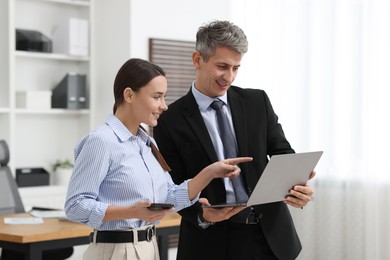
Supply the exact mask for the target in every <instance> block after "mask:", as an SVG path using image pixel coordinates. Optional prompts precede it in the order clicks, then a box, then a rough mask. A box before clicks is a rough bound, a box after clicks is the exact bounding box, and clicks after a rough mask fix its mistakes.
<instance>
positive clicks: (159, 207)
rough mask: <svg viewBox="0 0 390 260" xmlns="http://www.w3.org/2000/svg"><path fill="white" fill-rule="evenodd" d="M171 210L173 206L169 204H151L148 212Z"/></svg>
mask: <svg viewBox="0 0 390 260" xmlns="http://www.w3.org/2000/svg"><path fill="white" fill-rule="evenodd" d="M171 208H173V204H170V203H152V204H151V205H150V206H149V207H148V209H150V210H163V209H171Z"/></svg>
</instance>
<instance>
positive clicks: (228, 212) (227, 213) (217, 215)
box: [199, 198, 246, 222]
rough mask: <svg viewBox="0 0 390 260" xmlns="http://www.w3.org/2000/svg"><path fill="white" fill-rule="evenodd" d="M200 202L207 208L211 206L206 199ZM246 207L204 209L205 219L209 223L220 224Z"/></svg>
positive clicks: (201, 199)
mask: <svg viewBox="0 0 390 260" xmlns="http://www.w3.org/2000/svg"><path fill="white" fill-rule="evenodd" d="M199 202H200V203H202V204H203V205H205V206H208V205H210V203H209V201H208V200H207V199H206V198H200V199H199ZM245 208H246V207H226V208H203V219H204V220H206V221H208V222H220V221H224V220H227V219H229V218H231V217H232V216H233V215H236V214H237V213H238V212H240V211H241V210H243V209H245Z"/></svg>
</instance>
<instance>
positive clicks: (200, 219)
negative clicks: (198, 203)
mask: <svg viewBox="0 0 390 260" xmlns="http://www.w3.org/2000/svg"><path fill="white" fill-rule="evenodd" d="M214 224H215V223H214V222H209V221H207V220H205V219H204V218H203V210H202V209H201V211H200V212H199V215H198V225H199V226H200V227H201V228H204V229H205V228H208V227H209V226H212V225H214Z"/></svg>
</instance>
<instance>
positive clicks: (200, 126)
mask: <svg viewBox="0 0 390 260" xmlns="http://www.w3.org/2000/svg"><path fill="white" fill-rule="evenodd" d="M184 104H185V112H184V117H185V118H186V120H187V122H188V124H189V125H190V127H191V128H192V129H193V131H194V134H195V135H196V137H197V138H198V140H199V143H200V144H201V145H202V147H203V148H204V150H205V151H206V153H207V155H208V157H209V158H210V161H211V162H215V161H218V157H217V154H216V153H215V150H214V146H213V142H212V141H211V138H210V135H209V132H208V131H207V127H206V125H205V123H204V121H203V118H202V115H201V114H200V112H199V108H198V104H197V103H196V100H195V98H194V96H193V94H192V92H191V90H190V91H189V92H188V93H187V95H186V96H185V102H184Z"/></svg>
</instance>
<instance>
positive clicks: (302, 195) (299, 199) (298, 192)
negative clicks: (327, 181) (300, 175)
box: [284, 171, 316, 208]
mask: <svg viewBox="0 0 390 260" xmlns="http://www.w3.org/2000/svg"><path fill="white" fill-rule="evenodd" d="M315 175H316V172H315V171H313V172H312V173H311V174H310V177H309V180H311V179H313V178H314V176H315ZM289 192H290V194H289V195H287V196H286V199H285V200H284V203H286V204H288V205H290V206H293V207H295V208H303V207H304V206H306V205H307V204H308V203H309V202H310V201H311V197H312V196H313V194H314V191H313V189H312V188H311V187H310V186H309V185H308V184H307V183H306V185H304V186H303V185H295V186H294V187H293V188H292V189H291V190H290V191H289Z"/></svg>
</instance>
